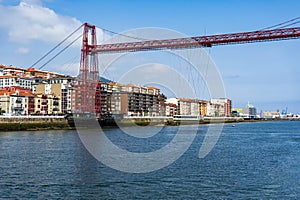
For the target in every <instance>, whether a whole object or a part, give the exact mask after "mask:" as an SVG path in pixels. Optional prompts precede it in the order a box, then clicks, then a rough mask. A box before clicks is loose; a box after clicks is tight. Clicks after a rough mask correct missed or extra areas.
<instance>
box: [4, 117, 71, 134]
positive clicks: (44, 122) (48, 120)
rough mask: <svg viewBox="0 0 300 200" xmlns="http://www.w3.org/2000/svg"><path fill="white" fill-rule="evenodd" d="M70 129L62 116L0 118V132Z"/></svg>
mask: <svg viewBox="0 0 300 200" xmlns="http://www.w3.org/2000/svg"><path fill="white" fill-rule="evenodd" d="M53 129H72V127H71V126H70V125H69V123H68V120H67V119H65V117H64V116H1V117H0V131H20V130H22V131H23V130H24V131H25V130H53Z"/></svg>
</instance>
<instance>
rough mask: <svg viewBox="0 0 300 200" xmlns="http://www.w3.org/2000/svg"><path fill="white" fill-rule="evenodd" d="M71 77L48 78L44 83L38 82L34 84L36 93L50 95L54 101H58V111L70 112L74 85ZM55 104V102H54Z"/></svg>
mask: <svg viewBox="0 0 300 200" xmlns="http://www.w3.org/2000/svg"><path fill="white" fill-rule="evenodd" d="M73 81H74V78H73V77H55V78H51V79H49V81H48V83H46V84H38V85H37V86H36V94H44V95H48V96H49V95H52V97H51V98H54V101H55V102H56V101H58V103H57V104H58V110H57V111H56V112H58V113H65V114H66V113H71V112H72V93H73V90H74V87H73V86H72V82H73ZM55 104H56V103H55Z"/></svg>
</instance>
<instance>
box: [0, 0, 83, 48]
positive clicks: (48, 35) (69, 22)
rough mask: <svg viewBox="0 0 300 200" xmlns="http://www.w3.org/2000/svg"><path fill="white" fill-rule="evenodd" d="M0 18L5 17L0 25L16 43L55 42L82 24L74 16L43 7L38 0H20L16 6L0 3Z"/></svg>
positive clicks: (0, 21)
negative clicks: (60, 13)
mask: <svg viewBox="0 0 300 200" xmlns="http://www.w3.org/2000/svg"><path fill="white" fill-rule="evenodd" d="M0 19H5V20H0V27H4V28H6V29H7V30H8V35H9V40H10V41H13V42H16V43H29V42H31V41H34V40H36V41H44V42H53V43H57V42H60V41H61V40H62V39H64V38H65V37H66V36H67V35H69V34H70V33H71V32H73V31H74V30H75V29H76V28H78V27H79V26H80V25H81V24H82V23H81V22H80V21H79V20H77V19H76V18H72V17H69V16H63V15H59V14H57V13H55V11H53V10H51V9H49V8H46V7H43V6H42V4H41V1H39V0H22V1H21V2H20V4H19V5H17V6H1V5H0ZM79 34H80V31H79V32H78V34H77V36H78V35H79ZM74 38H75V37H74ZM71 40H72V39H71Z"/></svg>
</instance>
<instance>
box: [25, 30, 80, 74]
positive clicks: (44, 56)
mask: <svg viewBox="0 0 300 200" xmlns="http://www.w3.org/2000/svg"><path fill="white" fill-rule="evenodd" d="M82 26H83V24H81V25H80V26H79V27H78V28H77V29H75V30H74V31H73V32H72V33H70V34H69V35H68V36H67V37H66V38H64V39H63V40H62V41H61V42H60V43H58V44H57V45H56V46H55V47H53V48H52V49H51V50H50V51H48V52H47V53H46V54H45V55H43V56H42V57H41V58H40V59H38V60H37V61H36V62H35V63H33V64H32V65H31V66H30V68H32V67H34V66H35V65H36V64H38V63H39V62H40V61H41V60H43V59H44V58H46V57H47V56H48V55H49V54H50V53H52V52H53V51H54V50H55V49H57V48H58V47H59V46H60V45H62V43H64V42H65V41H66V40H67V39H69V38H70V37H71V36H72V35H74V34H75V33H76V32H77V31H78V30H79V29H81V27H82ZM76 40H77V39H76ZM43 66H44V65H43ZM40 68H41V67H40Z"/></svg>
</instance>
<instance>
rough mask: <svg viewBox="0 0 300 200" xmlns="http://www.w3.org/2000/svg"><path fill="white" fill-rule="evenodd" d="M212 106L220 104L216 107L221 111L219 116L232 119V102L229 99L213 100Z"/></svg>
mask: <svg viewBox="0 0 300 200" xmlns="http://www.w3.org/2000/svg"><path fill="white" fill-rule="evenodd" d="M211 103H212V104H218V105H220V106H217V105H216V106H215V107H216V108H217V107H218V108H219V109H220V110H218V115H219V116H222V117H223V116H225V117H230V116H231V107H232V105H231V104H232V102H231V100H230V99H227V98H219V99H211Z"/></svg>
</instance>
